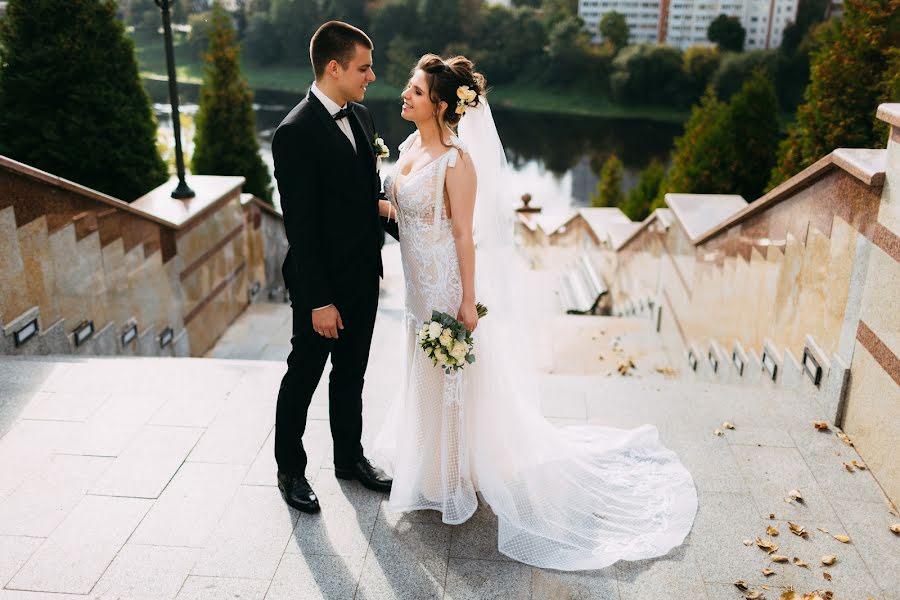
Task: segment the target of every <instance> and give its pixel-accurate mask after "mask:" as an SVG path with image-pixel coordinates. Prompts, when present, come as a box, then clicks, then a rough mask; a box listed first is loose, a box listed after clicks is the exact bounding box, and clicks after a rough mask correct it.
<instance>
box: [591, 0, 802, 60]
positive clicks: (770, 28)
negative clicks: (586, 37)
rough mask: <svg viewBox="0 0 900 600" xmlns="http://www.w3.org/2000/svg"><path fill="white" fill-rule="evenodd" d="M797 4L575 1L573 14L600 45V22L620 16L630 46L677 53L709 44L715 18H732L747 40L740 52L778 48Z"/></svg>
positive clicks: (766, 0) (787, 0)
mask: <svg viewBox="0 0 900 600" xmlns="http://www.w3.org/2000/svg"><path fill="white" fill-rule="evenodd" d="M797 4H798V0H579V2H578V14H579V16H581V18H582V19H583V20H584V22H585V26H586V27H587V28H588V30H589V31H590V32H591V34H592V35H593V36H594V40H595V41H600V37H601V36H600V33H599V26H600V20H601V19H602V18H603V15H605V14H606V13H608V12H612V11H615V12H618V13H620V14H622V15H624V16H625V20H626V22H627V23H628V27H629V29H630V32H631V36H630V37H629V40H628V41H629V43H632V44H652V43H658V44H668V45H670V46H677V47H678V48H681V49H686V48H690V47H691V46H698V45H709V44H710V42H709V40H708V39H707V37H706V32H707V30H708V29H709V24H710V23H712V21H713V19H715V18H716V17H717V16H719V15H721V14H725V15H728V16H729V17H735V18H737V19H738V20H739V21H740V22H741V25H742V26H743V27H744V29H746V30H747V37H746V40H745V42H744V48H746V49H747V50H763V49H768V48H777V47H778V46H780V45H781V39H782V37H783V36H784V28H785V26H787V25H788V24H789V23H792V22H793V21H794V20H795V19H796V18H797Z"/></svg>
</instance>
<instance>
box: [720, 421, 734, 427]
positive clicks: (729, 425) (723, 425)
mask: <svg viewBox="0 0 900 600" xmlns="http://www.w3.org/2000/svg"><path fill="white" fill-rule="evenodd" d="M722 427H724V428H725V429H734V425H732V424H731V423H729V422H728V421H725V422H724V423H722Z"/></svg>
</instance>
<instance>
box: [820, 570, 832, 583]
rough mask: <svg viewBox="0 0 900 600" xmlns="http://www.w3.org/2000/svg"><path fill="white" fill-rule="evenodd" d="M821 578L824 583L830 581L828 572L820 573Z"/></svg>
mask: <svg viewBox="0 0 900 600" xmlns="http://www.w3.org/2000/svg"><path fill="white" fill-rule="evenodd" d="M822 577H824V578H825V581H831V573H829V572H828V571H822Z"/></svg>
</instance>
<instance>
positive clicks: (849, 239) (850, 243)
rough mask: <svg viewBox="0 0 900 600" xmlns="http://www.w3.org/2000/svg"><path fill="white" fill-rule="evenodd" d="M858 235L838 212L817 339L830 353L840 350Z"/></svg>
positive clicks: (832, 235) (832, 230) (832, 228)
mask: <svg viewBox="0 0 900 600" xmlns="http://www.w3.org/2000/svg"><path fill="white" fill-rule="evenodd" d="M858 236H859V233H858V232H857V231H856V230H855V229H853V228H852V227H851V226H850V225H849V224H848V223H847V222H846V221H844V220H843V219H842V218H840V217H839V216H837V215H835V217H834V222H833V223H832V227H831V248H830V259H829V264H828V273H827V277H826V281H825V292H824V294H825V307H824V316H823V318H824V324H823V325H824V327H823V329H824V331H823V333H822V336H821V338H819V339H817V340H816V341H817V342H818V343H819V345H820V346H821V347H822V349H823V350H824V351H825V352H826V353H827V354H828V355H831V354H834V353H835V352H837V349H838V342H839V341H840V337H841V328H842V327H843V324H844V315H845V314H846V310H847V298H848V296H849V293H850V279H851V276H852V274H853V261H854V260H855V259H856V242H857V238H858ZM801 356H802V355H801Z"/></svg>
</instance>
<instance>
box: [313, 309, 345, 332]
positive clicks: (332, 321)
mask: <svg viewBox="0 0 900 600" xmlns="http://www.w3.org/2000/svg"><path fill="white" fill-rule="evenodd" d="M312 326H313V330H314V331H315V332H316V333H318V334H319V335H321V336H323V337H327V338H333V339H337V337H338V329H343V328H344V323H343V322H342V321H341V313H339V312H338V309H337V307H336V306H335V305H334V304H330V305H328V306H326V307H324V308H317V309H316V310H314V311H312Z"/></svg>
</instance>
